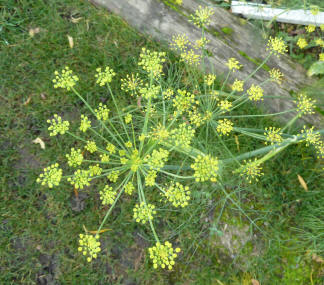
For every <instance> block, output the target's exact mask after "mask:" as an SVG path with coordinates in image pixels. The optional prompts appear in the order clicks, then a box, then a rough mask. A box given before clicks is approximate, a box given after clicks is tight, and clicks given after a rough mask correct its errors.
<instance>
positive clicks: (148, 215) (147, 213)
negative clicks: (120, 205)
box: [133, 202, 156, 224]
mask: <svg viewBox="0 0 324 285" xmlns="http://www.w3.org/2000/svg"><path fill="white" fill-rule="evenodd" d="M154 209H155V206H154V205H152V204H145V203H144V202H141V204H136V205H135V208H134V209H133V212H134V215H133V217H134V220H135V221H136V222H137V223H142V224H145V223H146V222H148V221H150V220H153V215H155V214H156V211H155V210H154Z"/></svg>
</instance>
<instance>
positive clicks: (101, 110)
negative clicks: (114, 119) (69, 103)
mask: <svg viewBox="0 0 324 285" xmlns="http://www.w3.org/2000/svg"><path fill="white" fill-rule="evenodd" d="M94 111H95V113H96V117H97V119H98V120H102V121H107V120H108V116H109V112H110V110H109V108H108V107H107V105H103V104H102V103H100V104H99V107H98V109H95V110H94Z"/></svg>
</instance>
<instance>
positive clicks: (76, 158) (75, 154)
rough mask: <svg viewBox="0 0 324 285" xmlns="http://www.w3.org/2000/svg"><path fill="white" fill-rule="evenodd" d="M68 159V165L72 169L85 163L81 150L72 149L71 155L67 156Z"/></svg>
mask: <svg viewBox="0 0 324 285" xmlns="http://www.w3.org/2000/svg"><path fill="white" fill-rule="evenodd" d="M66 158H67V159H68V165H69V166H72V167H77V166H79V165H81V163H82V161H83V155H82V153H81V149H74V148H71V154H67V155H66Z"/></svg>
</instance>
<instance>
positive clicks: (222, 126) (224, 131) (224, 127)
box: [216, 119, 234, 136]
mask: <svg viewBox="0 0 324 285" xmlns="http://www.w3.org/2000/svg"><path fill="white" fill-rule="evenodd" d="M217 123H218V125H217V128H216V131H217V132H218V133H219V134H220V135H225V136H228V135H229V133H230V132H231V131H233V128H234V127H233V125H234V124H233V122H231V121H230V120H228V119H223V120H219V121H217Z"/></svg>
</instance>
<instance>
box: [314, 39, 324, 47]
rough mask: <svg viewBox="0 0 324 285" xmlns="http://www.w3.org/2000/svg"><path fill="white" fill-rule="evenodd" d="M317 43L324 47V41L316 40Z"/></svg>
mask: <svg viewBox="0 0 324 285" xmlns="http://www.w3.org/2000/svg"><path fill="white" fill-rule="evenodd" d="M315 43H316V44H317V45H318V46H320V47H324V41H323V40H322V39H316V40H315Z"/></svg>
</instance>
